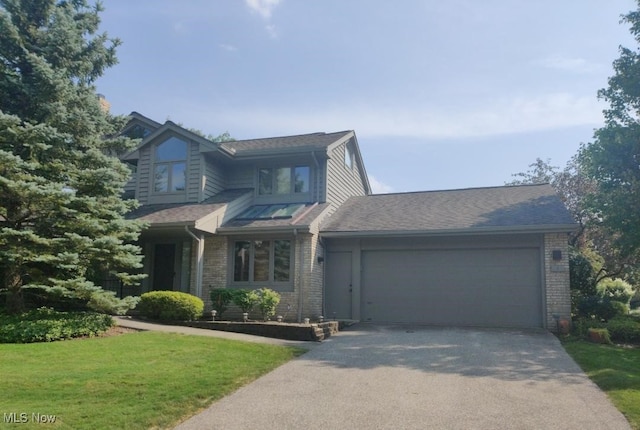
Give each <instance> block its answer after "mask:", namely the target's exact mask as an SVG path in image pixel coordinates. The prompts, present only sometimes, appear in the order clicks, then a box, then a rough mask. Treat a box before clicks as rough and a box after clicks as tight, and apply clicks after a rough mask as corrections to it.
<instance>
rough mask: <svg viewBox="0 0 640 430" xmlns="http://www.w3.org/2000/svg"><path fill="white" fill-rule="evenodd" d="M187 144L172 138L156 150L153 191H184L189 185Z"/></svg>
mask: <svg viewBox="0 0 640 430" xmlns="http://www.w3.org/2000/svg"><path fill="white" fill-rule="evenodd" d="M186 173H187V142H184V141H182V140H180V139H178V138H177V137H170V138H169V139H167V140H165V141H164V142H162V143H161V144H159V145H158V146H156V148H155V167H154V169H153V191H155V192H156V193H170V192H178V191H184V190H185V189H186V183H187V175H186Z"/></svg>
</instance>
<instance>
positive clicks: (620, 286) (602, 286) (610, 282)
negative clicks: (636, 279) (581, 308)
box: [597, 278, 634, 305]
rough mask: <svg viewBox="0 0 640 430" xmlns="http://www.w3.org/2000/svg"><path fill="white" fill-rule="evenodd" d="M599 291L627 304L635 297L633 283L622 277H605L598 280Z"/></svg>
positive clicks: (603, 295)
mask: <svg viewBox="0 0 640 430" xmlns="http://www.w3.org/2000/svg"><path fill="white" fill-rule="evenodd" d="M597 289H598V293H599V294H600V295H601V296H602V297H608V298H609V299H611V300H614V301H616V302H621V303H624V304H626V305H628V304H629V301H630V300H631V298H632V297H633V294H634V291H633V287H632V286H631V284H629V283H628V282H626V281H623V280H622V279H611V278H605V279H602V280H601V281H600V282H598V285H597Z"/></svg>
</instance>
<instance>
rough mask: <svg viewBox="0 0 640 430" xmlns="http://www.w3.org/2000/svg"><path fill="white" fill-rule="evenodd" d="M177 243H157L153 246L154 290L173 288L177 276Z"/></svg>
mask: <svg viewBox="0 0 640 430" xmlns="http://www.w3.org/2000/svg"><path fill="white" fill-rule="evenodd" d="M175 264H176V245H175V243H157V244H156V245H155V246H154V248H153V279H152V282H153V285H152V288H153V289H154V290H173V289H174V280H175V276H176V270H175Z"/></svg>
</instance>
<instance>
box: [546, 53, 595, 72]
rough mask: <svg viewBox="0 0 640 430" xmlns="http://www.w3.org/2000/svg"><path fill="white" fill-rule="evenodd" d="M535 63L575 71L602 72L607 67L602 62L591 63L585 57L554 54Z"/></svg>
mask: <svg viewBox="0 0 640 430" xmlns="http://www.w3.org/2000/svg"><path fill="white" fill-rule="evenodd" d="M534 64H535V65H538V66H542V67H544V68H547V69H555V70H563V71H567V72H574V73H598V72H602V71H603V70H604V69H605V67H604V66H603V65H602V64H597V63H590V62H589V61H587V60H585V59H584V58H570V57H564V56H561V55H553V56H551V57H547V58H543V59H541V60H537V61H534Z"/></svg>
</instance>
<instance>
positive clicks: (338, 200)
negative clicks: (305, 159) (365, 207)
mask: <svg viewBox="0 0 640 430" xmlns="http://www.w3.org/2000/svg"><path fill="white" fill-rule="evenodd" d="M349 144H351V143H350V141H349V142H347V143H345V144H343V145H340V146H337V147H336V148H334V149H333V150H332V151H331V152H330V153H329V159H328V160H327V181H326V183H327V202H329V203H332V206H333V208H337V207H339V206H340V205H341V204H342V203H344V201H345V200H347V199H348V198H349V197H351V196H363V195H365V187H364V184H363V183H362V175H361V174H360V165H359V163H358V162H357V160H356V159H355V157H354V160H353V165H352V167H351V168H349V167H348V166H346V165H345V162H344V151H345V145H349Z"/></svg>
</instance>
